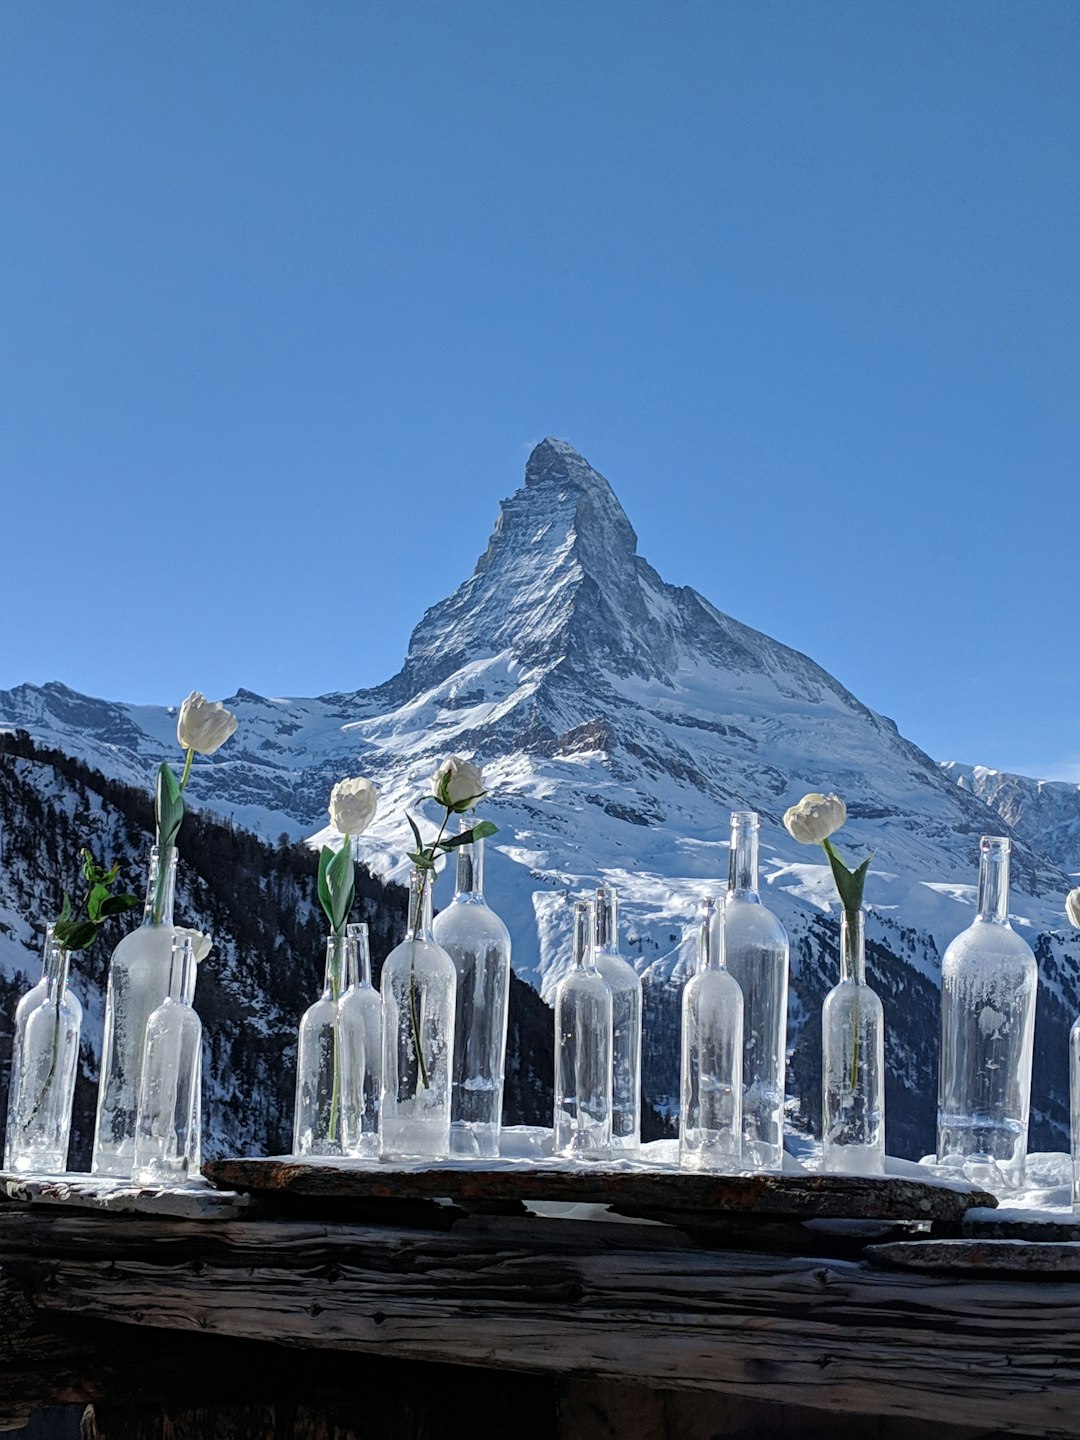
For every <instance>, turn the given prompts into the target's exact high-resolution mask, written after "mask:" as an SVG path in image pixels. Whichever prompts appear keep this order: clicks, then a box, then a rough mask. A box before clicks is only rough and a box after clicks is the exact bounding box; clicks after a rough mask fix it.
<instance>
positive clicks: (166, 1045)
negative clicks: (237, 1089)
mask: <svg viewBox="0 0 1080 1440" xmlns="http://www.w3.org/2000/svg"><path fill="white" fill-rule="evenodd" d="M194 976H195V951H194V948H193V944H192V937H191V935H190V934H181V935H178V936H177V937H176V938H175V939H174V941H173V949H172V966H171V973H170V978H169V983H168V994H167V995H166V997H165V999H164V1000H163V1001H162V1003H161V1004H160V1005H159V1006H158V1008H157V1009H156V1010H155V1011H154V1012H153V1014H152V1015H151V1016H150V1019H149V1021H148V1022H147V1026H146V1052H145V1055H144V1056H143V1064H142V1075H141V1078H140V1082H139V1104H138V1112H137V1117H136V1126H135V1153H134V1163H133V1166H132V1178H133V1179H134V1181H135V1183H136V1184H137V1185H160V1186H173V1185H186V1184H188V1183H190V1182H192V1181H195V1180H198V1178H199V1157H200V1153H201V1139H200V1135H199V1125H200V1117H201V1113H202V1106H201V1104H200V1099H199V1089H200V1084H201V1077H202V1063H201V1056H202V1023H201V1022H200V1020H199V1017H198V1015H196V1013H195V1011H194V1009H193V1008H192V1005H191V995H192V993H193V992H194V986H195V981H194Z"/></svg>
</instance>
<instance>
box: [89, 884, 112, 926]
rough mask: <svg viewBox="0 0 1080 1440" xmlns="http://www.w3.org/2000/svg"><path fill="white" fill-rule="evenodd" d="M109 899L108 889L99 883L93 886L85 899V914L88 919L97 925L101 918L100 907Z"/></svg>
mask: <svg viewBox="0 0 1080 1440" xmlns="http://www.w3.org/2000/svg"><path fill="white" fill-rule="evenodd" d="M108 898H109V887H108V886H107V885H102V884H101V883H100V882H99V883H98V884H97V885H95V886H94V888H93V889H92V890H91V891H90V894H89V895H88V896H87V897H86V913H87V915H88V916H89V917H90V919H91V920H92V921H93V922H94V923H95V925H96V924H97V922H98V921H99V920H101V919H102V918H103V915H102V907H103V905H104V904H105V902H106V901H107V900H108Z"/></svg>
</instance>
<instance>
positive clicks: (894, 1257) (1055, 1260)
mask: <svg viewBox="0 0 1080 1440" xmlns="http://www.w3.org/2000/svg"><path fill="white" fill-rule="evenodd" d="M867 1254H868V1256H870V1257H871V1258H872V1259H875V1260H881V1261H884V1262H885V1263H886V1264H888V1265H902V1266H905V1267H908V1268H911V1269H913V1270H981V1271H984V1272H985V1273H988V1274H990V1273H993V1274H1006V1273H1008V1274H1014V1273H1015V1274H1026V1275H1062V1276H1068V1275H1078V1276H1080V1241H1075V1240H1074V1241H1071V1242H1070V1241H1065V1242H1062V1243H1060V1244H1054V1243H1049V1244H1047V1243H1041V1244H1040V1243H1033V1242H1032V1241H1030V1240H992V1239H985V1240H984V1239H977V1240H976V1239H971V1240H899V1241H887V1242H886V1243H885V1244H882V1245H870V1246H868V1248H867Z"/></svg>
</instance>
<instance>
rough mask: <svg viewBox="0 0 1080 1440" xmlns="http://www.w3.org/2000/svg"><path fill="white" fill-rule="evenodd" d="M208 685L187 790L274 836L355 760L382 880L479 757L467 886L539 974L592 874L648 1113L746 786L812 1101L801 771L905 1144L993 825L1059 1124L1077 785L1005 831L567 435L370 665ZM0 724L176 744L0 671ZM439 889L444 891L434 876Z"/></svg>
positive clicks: (144, 775)
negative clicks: (216, 744) (477, 816)
mask: <svg viewBox="0 0 1080 1440" xmlns="http://www.w3.org/2000/svg"><path fill="white" fill-rule="evenodd" d="M226 704H227V706H228V708H229V709H231V710H234V711H235V712H236V713H237V714H238V715H239V717H240V728H239V729H238V731H237V733H236V735H235V736H234V737H233V739H232V740H231V741H230V742H229V744H228V745H227V746H226V747H224V749H223V750H221V751H220V752H219V753H218V754H217V755H215V756H214V757H213V758H212V759H211V760H209V761H200V763H199V764H198V765H197V766H196V769H195V775H194V778H193V782H192V786H191V794H192V796H193V798H194V800H195V802H196V803H199V802H202V803H204V804H206V805H207V806H210V807H212V808H213V809H214V810H216V811H218V812H219V813H220V814H222V815H224V816H226V817H227V818H230V819H232V820H234V821H235V822H237V823H239V824H243V825H246V826H249V827H251V828H252V829H255V830H257V831H259V832H261V833H263V834H264V835H267V836H269V837H272V838H276V837H277V836H278V835H279V834H280V833H282V832H285V833H287V834H288V835H290V836H292V837H299V836H313V835H314V836H318V835H319V832H320V830H321V827H322V826H323V825H324V823H325V814H326V812H325V805H326V798H327V795H328V794H329V790H330V787H331V785H332V784H333V782H334V781H335V780H337V779H339V778H341V776H343V775H346V774H365V775H368V776H370V777H371V778H372V779H374V780H375V781H376V783H377V784H378V786H379V788H380V791H381V792H382V802H381V806H380V813H379V816H378V819H377V821H376V823H375V825H374V826H373V828H372V830H371V832H370V833H369V834H367V835H365V836H363V837H362V838H361V840H360V841H359V842H358V843H359V853H360V854H361V856H362V857H363V858H364V859H365V860H366V861H367V862H368V863H369V865H370V866H371V868H372V870H373V871H375V872H376V873H379V874H382V875H384V876H388V877H393V878H400V877H401V876H402V874H403V873H404V870H405V867H406V865H407V861H406V860H405V852H406V851H407V850H408V849H409V848H411V838H410V835H409V832H408V827H407V825H406V823H405V820H404V812H405V811H406V810H408V811H409V812H410V813H413V814H417V813H420V812H418V809H417V806H418V802H419V800H420V798H421V797H422V796H423V795H424V794H425V792H426V788H427V787H426V783H425V782H426V780H427V777H428V775H429V774H430V773H431V771H432V770H433V769H434V768H435V765H436V764H437V763H438V761H439V760H440V759H441V758H443V757H444V756H446V755H447V754H450V753H458V754H462V755H466V756H468V757H470V758H474V759H476V760H477V761H480V762H482V763H483V764H484V765H485V773H486V775H487V779H488V783H489V786H490V799H489V800H488V801H486V802H485V806H484V812H483V813H484V814H485V816H486V817H488V818H490V819H491V820H493V821H494V822H495V824H497V825H498V827H499V833H498V835H497V836H495V837H494V839H493V840H492V841H490V842H489V853H490V863H489V883H488V891H489V895H490V898H491V901H492V903H493V905H494V906H495V907H496V908H497V909H498V910H499V911H500V913H501V914H502V915H503V917H504V918H505V919H506V921H507V923H508V925H509V927H510V930H511V934H512V936H513V942H514V964H515V968H516V969H517V971H518V973H519V974H520V975H522V976H523V977H524V978H526V979H528V980H530V981H531V982H532V983H533V984H534V985H535V986H536V987H537V988H538V989H540V990H541V992H542V993H544V994H546V995H550V993H551V989H552V987H553V985H554V984H555V982H556V981H557V979H558V977H559V976H560V975H561V973H563V971H564V969H565V967H566V965H567V963H568V959H569V953H568V942H569V907H568V905H567V900H568V897H570V896H572V895H574V894H576V893H578V892H579V891H581V890H584V889H587V888H590V887H592V886H594V885H595V884H596V883H598V882H599V881H600V880H604V881H605V882H607V883H610V884H614V885H615V886H616V887H617V888H618V890H619V892H620V895H621V898H622V902H623V921H624V926H623V930H624V933H623V939H624V949H625V950H626V951H627V953H628V955H629V956H630V958H631V959H632V960H633V962H634V963H635V964H636V965H637V967H638V969H639V970H640V971H641V972H642V973H643V975H644V977H645V980H646V987H647V989H646V994H647V1011H646V1027H647V1028H646V1036H645V1051H646V1089H647V1093H648V1095H649V1098H650V1099H651V1100H652V1101H653V1103H654V1104H656V1105H657V1106H658V1107H659V1108H660V1109H661V1111H664V1110H666V1111H667V1112H668V1113H671V1111H672V1109H673V1106H674V1097H675V1094H676V1089H677V1076H676V1071H677V1065H678V1044H677V1018H678V1001H679V984H680V981H681V979H682V978H683V976H684V975H685V973H686V968H687V964H688V963H689V955H690V951H689V944H688V940H687V936H688V935H689V934H690V933H691V932H692V928H693V927H692V925H691V924H690V921H691V918H692V916H693V912H694V908H695V905H696V902H697V900H698V899H699V898H700V896H702V895H703V894H706V893H709V892H715V891H716V890H718V889H719V888H720V887H722V886H723V884H724V883H725V881H726V874H727V838H728V828H729V814H730V811H731V810H732V809H736V808H738V809H753V810H757V811H758V812H759V813H760V814H761V817H762V835H761V860H762V891H763V895H764V898H765V900H766V903H767V904H769V905H770V906H771V907H772V908H773V909H774V910H775V911H776V912H777V914H778V915H779V916H780V918H781V919H782V921H783V922H784V924H785V925H786V926H787V928H788V931H789V934H790V935H791V938H792V999H791V1005H792V1009H791V1017H790V1019H791V1023H790V1026H789V1042H790V1069H789V1093H790V1096H791V1110H792V1123H793V1124H804V1125H806V1126H812V1125H813V1123H814V1121H815V1118H816V1114H817V1108H818V1094H817V1088H818V1085H819V1079H818V1075H819V1071H818V1059H819V1050H820V1042H819V1038H818V1009H819V1006H820V1002H821V999H822V997H823V995H824V993H825V991H827V989H828V988H829V987H830V986H831V985H832V984H833V983H834V979H835V976H836V973H837V907H836V901H835V897H834V891H833V887H832V880H831V877H830V875H829V873H828V870H827V867H826V866H825V865H824V864H823V863H822V862H823V860H824V857H823V855H822V853H821V851H820V850H819V849H817V848H808V847H804V846H800V845H797V844H796V843H795V842H794V841H792V840H791V839H790V837H789V836H788V835H787V833H786V831H785V830H784V829H783V827H782V824H781V816H782V815H783V812H784V810H785V809H786V808H787V807H788V806H789V805H791V804H792V803H794V802H795V801H796V800H798V799H799V798H800V797H801V796H802V795H803V794H804V793H806V792H807V791H809V790H827V791H828V790H834V791H836V792H838V793H839V794H840V795H842V796H843V797H844V799H845V800H846V802H847V806H848V814H849V821H848V824H847V825H846V826H845V827H844V830H843V832H842V835H841V836H840V837H839V841H840V845H841V849H842V850H844V852H845V853H846V854H847V855H848V857H849V858H850V859H852V860H853V861H854V860H858V859H860V858H862V857H863V856H864V855H866V854H867V853H868V852H872V853H873V857H874V858H873V862H872V865H871V871H870V877H869V880H868V883H867V888H866V899H867V904H868V907H869V912H870V913H869V919H868V926H867V935H868V958H869V972H870V980H871V983H872V984H873V985H874V986H875V988H876V989H877V990H878V991H879V993H880V994H881V995H882V998H883V1000H884V1002H885V1008H886V1016H887V1023H888V1037H887V1065H888V1069H889V1075H888V1092H887V1106H888V1113H889V1117H890V1118H889V1134H888V1142H889V1148H890V1150H891V1151H893V1152H894V1153H899V1154H916V1153H922V1152H924V1151H925V1150H926V1149H928V1148H930V1146H931V1144H932V1140H933V1112H934V1103H935V1091H936V1066H937V999H936V986H937V979H938V973H939V967H940V956H941V953H942V951H943V950H944V948H945V945H946V944H947V943H948V941H949V940H950V939H951V938H952V936H953V935H954V934H956V933H957V932H958V931H959V930H960V929H962V928H963V927H964V926H965V925H967V924H968V923H969V922H970V920H971V918H972V916H973V904H974V898H975V880H976V872H977V855H978V839H979V835H980V834H982V833H985V832H987V831H992V832H994V833H1004V834H1012V835H1013V837H1014V840H1015V842H1016V843H1015V849H1014V861H1013V903H1012V910H1013V913H1014V917H1015V919H1014V923H1015V924H1016V925H1017V926H1018V927H1020V928H1021V929H1022V931H1023V933H1024V934H1025V936H1026V938H1028V939H1029V941H1030V942H1031V943H1032V945H1033V947H1034V948H1035V950H1036V954H1037V955H1038V957H1039V961H1040V974H1041V988H1040V999H1039V1019H1038V1032H1037V1042H1036V1043H1037V1050H1038V1055H1037V1059H1036V1080H1035V1111H1034V1117H1033V1118H1034V1125H1035V1130H1034V1135H1033V1143H1037V1144H1038V1145H1039V1146H1040V1147H1043V1148H1061V1147H1062V1146H1063V1145H1064V1143H1065V1138H1064V1137H1065V1130H1064V1127H1065V1124H1066V1120H1067V1073H1068V1072H1067V1065H1066V1060H1065V1041H1066V1035H1067V1031H1068V1026H1069V1025H1070V1024H1071V1021H1072V1019H1073V1018H1074V1017H1075V1014H1076V1013H1077V1011H1078V1010H1080V989H1078V987H1077V983H1076V980H1075V978H1074V977H1075V976H1076V973H1077V968H1078V964H1077V962H1078V961H1080V942H1078V940H1077V939H1076V938H1074V935H1073V932H1071V931H1070V930H1069V929H1068V927H1067V924H1066V922H1065V918H1064V912H1063V903H1062V902H1063V896H1064V893H1065V891H1066V890H1067V889H1068V888H1069V885H1070V881H1069V880H1068V878H1067V876H1066V875H1065V873H1064V869H1065V868H1066V864H1067V862H1068V863H1069V864H1071V863H1072V859H1073V856H1072V852H1071V851H1070V852H1069V853H1068V854H1066V853H1065V852H1064V850H1062V851H1061V852H1060V853H1059V851H1058V848H1057V847H1058V839H1059V837H1060V836H1061V835H1062V834H1074V833H1075V829H1074V830H1070V828H1069V827H1070V824H1071V825H1073V826H1074V827H1080V809H1078V810H1077V813H1076V815H1075V817H1068V816H1067V817H1066V818H1065V819H1064V820H1063V819H1062V817H1061V815H1060V814H1059V813H1058V810H1055V811H1054V826H1052V827H1050V828H1049V829H1048V830H1047V831H1046V832H1045V833H1044V832H1042V831H1041V830H1040V828H1039V825H1038V823H1037V822H1036V821H1034V820H1033V821H1032V823H1028V824H1025V825H1019V824H1018V825H1017V826H1016V828H1015V829H1013V828H1012V827H1011V826H1010V823H1009V819H1008V816H1007V812H1006V811H1004V810H1002V809H999V810H991V809H989V808H988V803H987V802H988V799H990V798H991V797H990V796H987V797H986V798H984V796H983V793H982V792H980V789H979V787H978V786H977V785H973V784H972V782H971V780H970V777H969V776H967V775H966V774H957V773H954V771H950V770H949V769H948V768H943V767H942V766H940V765H939V764H938V763H936V762H935V761H934V760H932V759H931V758H930V757H929V756H927V755H925V754H924V753H923V752H922V751H921V750H919V748H918V747H917V746H915V745H913V744H912V743H911V742H910V741H908V740H906V739H905V738H904V737H903V736H902V735H900V734H899V732H898V731H897V729H896V726H895V725H894V724H893V722H892V721H891V720H888V719H886V718H885V717H884V716H881V715H879V714H877V713H875V712H874V711H873V710H871V709H870V708H868V707H867V706H866V705H864V704H863V703H861V702H860V701H859V700H858V699H856V697H855V696H854V695H852V694H851V693H850V691H848V690H847V689H845V687H844V686H843V685H842V684H841V683H840V681H839V680H837V679H835V678H834V677H833V676H831V675H829V674H828V673H827V672H826V671H824V670H823V669H822V668H821V667H820V666H818V665H816V664H815V663H814V662H813V661H812V660H810V659H808V658H807V657H806V656H805V655H802V654H799V653H798V652H797V651H794V650H791V649H789V648H788V647H786V646H784V645H782V644H780V643H779V642H777V641H775V640H772V639H770V638H769V637H768V636H766V635H763V634H761V633H760V632H758V631H755V630H752V629H750V628H749V627H748V626H746V625H743V624H741V623H740V622H739V621H738V620H737V619H734V618H732V617H731V616H728V615H725V614H724V613H722V612H721V611H720V610H718V609H717V608H716V607H715V606H714V605H713V604H712V603H711V602H710V601H709V600H708V599H706V598H705V597H704V596H702V595H699V594H698V593H697V592H696V591H695V590H692V589H690V588H687V587H680V586H677V585H672V584H669V583H668V582H666V581H665V580H663V579H661V577H660V576H659V575H658V574H657V573H656V571H655V570H653V569H652V567H651V566H650V565H649V564H648V563H647V561H646V560H645V559H643V558H642V557H641V556H640V555H638V553H637V537H636V535H635V534H634V530H633V527H632V526H631V524H630V521H629V520H628V519H627V516H626V515H625V513H624V512H623V509H622V507H621V505H620V504H619V502H618V500H617V498H616V496H615V494H614V492H613V490H612V488H611V486H610V485H609V484H608V482H607V480H605V479H604V477H603V476H602V475H601V474H599V473H598V472H597V471H596V470H595V469H593V467H592V466H591V465H590V464H589V463H588V462H587V461H586V460H585V459H584V458H583V457H582V456H581V455H579V454H578V453H577V451H576V450H574V449H573V447H572V446H570V445H568V444H567V443H566V442H564V441H561V440H555V439H547V440H544V441H543V442H542V443H541V444H540V445H538V446H537V447H536V448H535V450H534V451H533V452H532V454H531V455H530V457H529V460H528V463H527V465H526V471H525V483H524V485H523V486H522V487H521V488H520V489H519V490H517V491H516V492H515V493H514V494H513V495H512V496H511V497H510V498H509V499H508V500H505V501H504V502H503V503H502V505H501V507H500V511H499V516H498V519H497V521H496V524H495V528H494V530H493V532H492V534H491V537H490V539H489V541H488V544H487V547H486V549H485V550H484V552H483V553H482V555H481V556H480V558H479V560H478V561H477V564H476V567H475V569H474V570H473V572H472V574H471V575H470V576H469V577H468V578H467V579H466V580H465V581H464V583H463V584H462V585H460V586H459V587H458V589H457V590H455V591H454V593H453V594H452V595H450V596H449V597H448V598H447V599H446V600H444V601H442V602H441V603H440V604H438V605H435V606H433V607H432V608H431V609H430V610H428V611H427V613H426V614H425V615H424V616H423V617H422V619H421V620H420V622H419V624H418V625H417V626H416V629H415V630H414V631H413V634H412V638H411V640H410V644H409V649H408V654H407V656H406V658H405V662H404V664H403V666H402V668H401V670H400V671H399V672H398V674H397V675H395V676H394V677H393V678H392V679H390V680H388V681H387V682H385V683H384V684H382V685H380V686H378V687H376V688H374V689H369V690H358V691H351V692H342V693H336V694H333V695H327V696H322V697H319V698H316V699H268V698H264V697H262V696H259V695H255V694H252V693H251V692H249V691H240V692H238V694H237V695H235V696H233V697H231V698H230V699H228V700H227V701H226ZM0 723H2V724H4V725H6V726H9V727H18V728H22V729H25V730H27V731H29V733H30V734H31V735H32V736H33V737H34V739H35V740H36V741H37V742H38V743H39V744H46V745H52V746H56V747H58V748H59V749H61V750H63V751H65V752H67V753H70V754H73V755H76V756H78V757H79V758H81V759H82V760H84V761H85V762H86V763H87V764H89V765H92V766H94V767H95V768H97V769H100V770H102V771H103V772H104V773H105V774H107V775H109V776H113V777H115V778H118V779H121V780H124V781H127V782H129V783H140V784H146V785H149V784H150V783H151V779H152V775H153V771H154V768H155V766H156V765H157V763H158V762H159V761H160V760H161V759H163V758H175V756H176V748H175V712H174V711H171V710H168V709H166V708H164V707H162V708H154V707H136V706H130V705H124V704H121V703H118V702H114V701H106V700H95V699H91V698H89V697H86V696H82V695H77V694H75V693H73V692H72V691H70V690H68V689H66V688H65V687H64V686H62V685H57V684H54V685H46V686H44V687H40V688H38V687H33V686H22V687H19V688H18V689H15V690H11V691H7V692H0ZM958 779H959V780H961V782H964V783H957V780H958ZM1072 798H1073V801H1074V803H1075V801H1076V796H1075V793H1074V795H1073V797H1072ZM1063 803H1064V802H1063ZM1055 827H1056V828H1055ZM440 887H446V888H440V891H439V892H437V898H438V895H441V896H442V897H443V898H445V897H446V896H448V893H449V882H448V881H447V880H446V879H444V880H442V881H441V882H440Z"/></svg>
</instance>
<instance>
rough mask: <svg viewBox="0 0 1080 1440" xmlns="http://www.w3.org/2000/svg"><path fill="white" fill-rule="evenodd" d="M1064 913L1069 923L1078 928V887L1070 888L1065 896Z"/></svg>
mask: <svg viewBox="0 0 1080 1440" xmlns="http://www.w3.org/2000/svg"><path fill="white" fill-rule="evenodd" d="M1065 914H1066V915H1068V917H1069V922H1070V924H1072V925H1075V926H1076V928H1077V930H1080V888H1078V889H1076V890H1070V891H1069V893H1068V894H1067V895H1066V896H1065Z"/></svg>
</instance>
